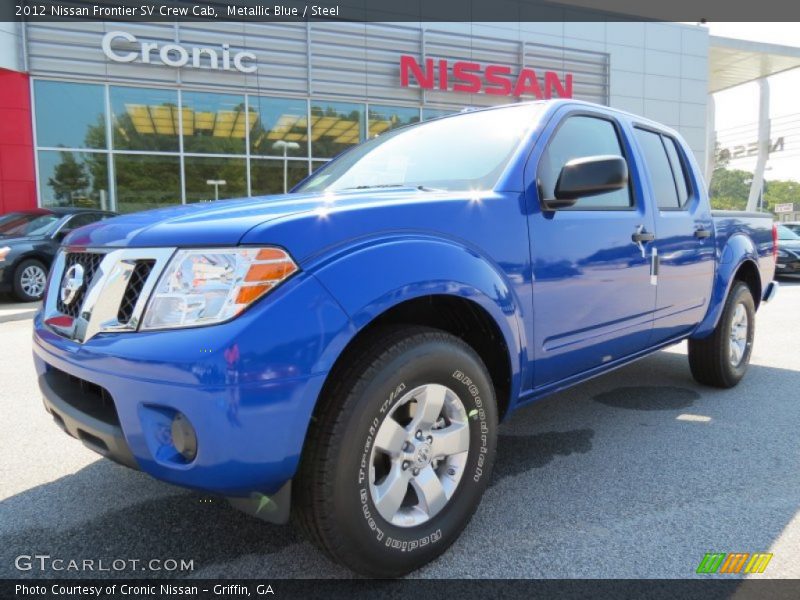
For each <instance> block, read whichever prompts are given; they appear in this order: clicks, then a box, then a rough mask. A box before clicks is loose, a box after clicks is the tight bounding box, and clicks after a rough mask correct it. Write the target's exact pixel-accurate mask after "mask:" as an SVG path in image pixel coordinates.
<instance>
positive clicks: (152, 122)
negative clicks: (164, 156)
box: [110, 86, 179, 152]
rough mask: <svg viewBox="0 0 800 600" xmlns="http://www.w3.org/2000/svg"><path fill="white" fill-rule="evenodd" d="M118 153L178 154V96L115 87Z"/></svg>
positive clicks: (113, 104) (169, 92)
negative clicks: (119, 151) (151, 151)
mask: <svg viewBox="0 0 800 600" xmlns="http://www.w3.org/2000/svg"><path fill="white" fill-rule="evenodd" d="M110 94H111V111H112V121H111V127H112V129H113V132H114V144H113V148H114V150H155V151H162V152H164V151H166V152H177V151H178V148H179V144H178V131H179V124H178V93H177V91H174V90H157V89H149V88H133V87H121V86H120V87H117V86H112V87H111V90H110Z"/></svg>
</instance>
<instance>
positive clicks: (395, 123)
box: [368, 104, 419, 138]
mask: <svg viewBox="0 0 800 600" xmlns="http://www.w3.org/2000/svg"><path fill="white" fill-rule="evenodd" d="M418 122H419V108H409V107H407V106H378V105H375V104H370V105H369V129H368V137H370V138H373V137H375V136H376V135H380V134H382V133H383V132H384V131H390V130H392V129H397V128H398V127H403V126H404V125H411V124H412V123H418Z"/></svg>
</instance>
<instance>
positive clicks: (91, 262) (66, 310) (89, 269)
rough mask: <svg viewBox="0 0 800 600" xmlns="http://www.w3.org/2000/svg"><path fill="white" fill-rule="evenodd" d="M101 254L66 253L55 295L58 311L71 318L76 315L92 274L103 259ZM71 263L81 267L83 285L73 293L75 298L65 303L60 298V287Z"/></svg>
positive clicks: (92, 276)
mask: <svg viewBox="0 0 800 600" xmlns="http://www.w3.org/2000/svg"><path fill="white" fill-rule="evenodd" d="M103 256H104V255H103V254H100V253H98V252H69V253H67V255H66V258H65V261H64V272H63V273H62V275H61V278H60V280H59V293H58V294H57V295H56V306H57V307H58V310H59V312H60V313H62V314H64V315H68V316H70V317H72V318H75V317H77V316H78V310H79V309H80V307H81V305H82V304H83V298H84V296H85V295H86V290H87V289H88V287H89V284H90V283H91V282H92V279H94V275H95V273H96V272H97V267H99V266H100V261H102V260H103ZM73 265H80V266H81V267H83V273H84V275H83V285H82V286H81V287H80V289H79V290H78V292H77V294H76V295H75V299H74V300H72V301H71V302H70V303H69V304H65V303H64V301H63V300H62V298H61V293H60V288H61V285H62V284H63V280H64V275H66V273H67V271H69V269H70V267H72V266H73Z"/></svg>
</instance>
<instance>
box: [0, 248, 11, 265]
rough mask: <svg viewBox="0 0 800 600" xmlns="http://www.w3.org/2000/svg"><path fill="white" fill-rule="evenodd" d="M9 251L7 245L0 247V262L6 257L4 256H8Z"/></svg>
mask: <svg viewBox="0 0 800 600" xmlns="http://www.w3.org/2000/svg"><path fill="white" fill-rule="evenodd" d="M9 252H11V248H9V247H8V246H3V247H2V248H0V262H3V261H4V260H5V259H6V256H8V253H9Z"/></svg>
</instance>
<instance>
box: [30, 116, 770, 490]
mask: <svg viewBox="0 0 800 600" xmlns="http://www.w3.org/2000/svg"><path fill="white" fill-rule="evenodd" d="M576 112H580V113H586V112H590V113H594V114H598V115H602V116H605V117H606V118H609V119H612V120H613V121H614V122H615V123H617V125H618V127H619V131H620V135H621V141H622V144H623V147H624V151H625V154H626V156H627V158H628V162H629V171H630V178H631V189H632V192H633V195H634V197H635V207H634V208H632V209H631V210H620V211H559V212H555V213H553V212H544V211H542V209H541V206H540V200H539V197H538V191H537V186H536V166H537V164H538V161H539V158H540V157H541V154H542V152H543V150H544V148H545V147H546V144H547V142H548V140H549V139H550V137H551V135H552V133H553V131H554V130H555V128H556V127H557V126H558V124H559V123H560V122H561V121H562V120H563V119H565V118H568V117H569V115H570V114H574V113H576ZM454 118H457V117H454ZM636 124H640V125H646V126H648V127H652V128H657V129H659V130H661V131H665V132H667V133H669V134H670V135H673V136H674V137H676V139H678V140H680V137H679V136H678V135H677V134H675V133H674V132H671V131H670V130H668V129H665V128H663V127H660V126H658V125H657V124H655V123H652V122H649V121H645V120H643V119H639V118H636V117H633V116H632V115H627V114H625V113H620V112H617V111H613V110H610V109H605V108H602V107H597V106H594V105H589V104H584V103H579V102H574V101H554V102H550V103H549V106H548V108H547V110H546V111H545V113H544V114H543V116H542V118H541V120H540V121H539V123H537V124H536V125H535V127H533V128H532V129H531V131H530V133H529V134H528V136H527V137H526V139H525V140H524V142H523V143H522V144H521V145H520V147H519V149H518V151H517V152H516V153H515V155H514V156H513V158H512V160H511V161H510V162H509V164H508V166H507V168H506V169H505V172H504V173H503V174H502V176H501V177H500V179H499V182H498V184H497V185H496V186H495V189H494V190H490V191H482V192H474V193H468V194H465V193H452V192H431V191H420V190H409V189H385V190H375V189H367V190H354V191H351V192H347V193H338V194H322V195H319V194H286V195H282V196H275V197H271V198H269V199H264V198H252V199H244V200H234V201H230V200H226V201H221V202H216V203H206V204H197V205H192V206H185V207H173V208H168V209H161V210H157V211H151V212H146V213H138V214H135V215H128V216H124V217H119V218H116V219H112V220H109V221H106V222H104V223H102V224H99V225H95V226H90V227H87V228H83V229H81V230H78V231H77V232H75V233H73V234H71V235H70V236H69V239H68V240H67V243H68V244H70V245H78V246H90V247H97V246H201V247H202V246H225V245H237V244H248V245H276V246H280V247H283V248H285V249H287V250H288V251H289V252H290V253H291V255H292V256H293V257H294V259H295V260H296V261H297V263H298V265H299V266H300V268H301V271H300V273H298V274H297V275H295V276H294V277H292V278H291V279H290V280H288V281H287V282H285V283H284V284H283V285H281V286H279V287H278V288H277V289H276V290H274V291H273V292H271V293H270V294H268V295H267V296H266V297H264V298H262V299H261V300H259V301H257V302H256V303H255V304H254V305H253V306H252V307H250V308H249V309H248V310H246V311H245V312H244V313H243V314H242V315H240V316H239V317H237V318H236V319H234V320H232V321H230V322H227V323H224V324H220V325H216V326H211V327H204V328H195V329H180V330H173V331H152V332H139V333H136V334H131V333H119V334H108V333H106V334H100V335H98V336H96V337H95V338H92V339H91V340H89V341H88V342H87V343H85V344H77V343H74V342H71V341H68V340H65V339H64V338H62V337H59V336H58V335H56V334H55V333H53V332H51V331H50V330H49V329H47V328H46V327H45V326H44V325H43V323H42V321H41V318H40V317H38V318H37V319H36V322H35V334H34V340H35V344H34V349H35V362H36V368H37V370H38V371H39V372H40V373H42V372H43V371H44V370H45V369H47V368H50V367H49V366H48V365H51V366H52V367H55V368H57V369H60V370H62V371H65V372H67V373H70V374H72V375H75V376H77V377H80V378H82V379H85V380H88V381H90V382H93V383H97V384H98V385H101V386H103V387H105V388H106V389H108V390H109V392H110V393H111V395H112V397H113V398H114V401H115V404H116V406H117V411H118V413H119V417H120V420H121V424H122V429H123V432H124V435H125V438H126V440H127V442H128V444H129V446H130V448H131V451H132V452H133V454H134V456H135V457H136V460H137V462H138V463H139V465H140V466H141V468H142V469H143V470H145V471H146V472H148V473H150V474H151V475H153V476H155V477H158V478H160V479H164V480H167V481H170V482H173V483H176V484H179V485H184V486H188V487H193V488H198V489H204V490H209V491H213V492H219V493H222V494H226V495H247V494H248V493H249V492H250V491H253V490H259V491H262V492H266V493H271V492H274V491H276V490H277V489H278V488H280V487H281V485H282V484H283V483H285V482H286V481H287V480H288V479H290V478H291V477H292V476H293V475H294V472H295V470H296V467H297V463H298V458H299V456H300V453H301V451H302V447H303V443H304V438H305V432H306V429H307V427H308V424H309V420H310V418H311V414H312V411H313V409H314V406H315V405H316V403H317V402H318V401H319V395H320V390H321V389H322V386H323V384H324V382H325V379H326V377H327V374H328V372H329V371H330V369H331V367H332V365H333V364H334V362H335V360H336V359H337V357H339V356H340V355H341V353H342V351H343V350H344V349H345V348H346V347H347V345H348V344H349V343H350V342H351V341H352V340H353V339H354V338H355V336H356V335H358V333H359V332H360V331H362V330H363V328H364V327H366V326H367V325H369V324H370V323H371V322H372V321H373V320H374V319H375V318H376V317H378V316H379V315H381V314H383V313H384V312H385V311H387V310H390V309H392V308H393V307H396V306H398V305H399V304H401V303H403V302H406V301H409V300H412V299H415V298H420V297H424V296H430V295H452V296H457V297H459V298H464V299H468V300H470V301H472V302H474V303H476V304H477V305H479V306H480V307H481V308H482V309H484V310H485V311H486V313H487V314H488V315H490V317H491V318H492V319H493V320H494V321H495V323H496V324H497V326H498V328H499V329H500V331H501V332H502V335H503V337H504V339H505V342H506V345H507V347H508V351H509V357H508V358H509V364H510V365H511V372H510V373H509V374H508V375H509V377H510V380H511V384H512V385H511V388H512V389H511V401H510V409H513V408H515V407H517V406H519V405H521V404H524V403H526V402H529V401H532V400H534V399H536V398H540V397H542V396H544V395H546V394H549V393H552V392H554V391H557V390H560V389H563V388H565V387H568V386H570V385H573V384H575V383H578V382H580V381H583V380H585V379H588V378H590V377H594V376H596V375H598V374H601V373H604V372H607V371H608V370H610V369H613V368H616V367H619V366H621V365H623V364H626V363H627V362H630V361H631V360H635V359H636V358H639V357H641V356H643V355H645V354H648V353H650V352H653V351H655V350H657V349H659V348H661V347H663V346H665V345H668V344H671V343H674V342H676V341H680V340H681V339H683V338H685V337H687V336H688V335H695V336H700V335H704V334H706V333H707V332H708V331H710V329H709V328H713V325H714V323H716V320H717V319H718V317H719V312H720V310H721V305H722V302H723V301H724V298H725V294H726V293H727V290H728V289H729V287H730V284H731V279H732V277H733V276H734V274H735V273H736V270H737V268H738V267H739V266H740V265H741V264H742V262H743V261H753V262H754V264H756V265H757V266H758V268H759V271H760V274H761V279H762V284H763V288H766V286H767V283H768V282H769V281H770V280H771V278H772V272H773V270H774V263H773V261H772V257H771V237H769V236H770V232H769V228H770V227H771V224H770V223H769V222H768V221H767V220H766V219H764V218H761V217H757V216H753V215H739V216H735V215H721V216H717V215H715V216H714V218H713V219H712V216H711V212H710V210H709V208H708V198H707V196H706V194H705V191H704V190H705V186H704V184H703V182H702V179H701V178H700V176H699V175H698V173H699V170H698V167H697V165H696V164H695V163H694V160H693V159H692V156H691V151H690V150H689V149H688V148H687V147H686V146H685V144H684V143H683V142H682V141H680V145H681V148H682V152H683V154H684V158H685V160H686V162H687V163H688V164H690V165H691V170H692V173H691V178H692V184H693V185H692V187H693V188H694V196H693V198H692V200H691V201H690V203H689V206H688V208H687V210H686V211H681V212H680V213H675V214H672V213H670V214H667V213H665V212H664V211H659V210H657V208H655V202H654V199H653V191H652V189H651V187H650V184H649V179H648V176H647V174H646V172H645V170H644V169H643V167H642V163H643V159H642V154H641V152H640V150H639V148H638V146H637V144H636V141H635V138H634V136H633V126H634V125H636ZM697 224H702V225H703V226H705V227H710V228H711V229H712V230H714V234H713V235H712V237H711V238H709V240H708V241H707V242H704V241H699V240H697V238H695V237H694V234H693V232H694V228H695V226H696V225H697ZM637 225H645V226H646V227H647V228H648V229H651V228H652V229H653V230H654V231H655V232H656V233H657V234H658V239H657V241H656V243H657V244H658V248H659V253H660V254H661V255H662V256H663V262H662V268H663V271H662V276H661V281H660V283H659V286H660V285H663V286H664V287H663V288H662V287H659V286H655V285H652V284H651V282H650V277H649V259H648V258H647V257H645V258H643V257H642V255H641V252H640V250H639V249H638V247H637V246H636V245H635V244H633V243H632V241H631V239H630V236H631V234H632V233H633V231H634V230H635V228H636V226H637ZM765 236H766V237H765ZM767 238H769V239H767ZM712 282H713V288H712ZM174 411H180V412H181V413H183V414H184V415H186V417H187V418H188V420H189V422H190V423H191V424H192V425H193V426H194V428H195V429H196V432H197V437H198V455H197V457H196V459H195V460H193V461H192V462H189V463H186V462H185V461H184V460H182V459H181V458H180V457H179V456H178V455H177V454H176V452H175V450H174V448H173V447H172V446H171V442H170V440H169V436H168V435H166V430H167V428H168V426H169V423H170V420H171V417H172V415H173V414H174ZM510 412H512V411H511V410H509V411H508V413H510ZM508 413H507V414H508Z"/></svg>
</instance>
